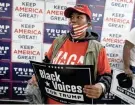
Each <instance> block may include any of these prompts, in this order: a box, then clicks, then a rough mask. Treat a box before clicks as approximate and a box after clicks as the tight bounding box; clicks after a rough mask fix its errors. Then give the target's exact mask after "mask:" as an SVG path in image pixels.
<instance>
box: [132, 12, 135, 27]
mask: <svg viewBox="0 0 135 105" xmlns="http://www.w3.org/2000/svg"><path fill="white" fill-rule="evenodd" d="M134 27H135V11H134V13H133V19H132V25H131V29H132V28H134Z"/></svg>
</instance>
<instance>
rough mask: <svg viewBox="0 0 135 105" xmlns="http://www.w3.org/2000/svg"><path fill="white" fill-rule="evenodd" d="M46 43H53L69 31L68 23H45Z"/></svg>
mask: <svg viewBox="0 0 135 105" xmlns="http://www.w3.org/2000/svg"><path fill="white" fill-rule="evenodd" d="M44 25H45V26H44V27H45V29H44V43H52V42H53V40H54V39H55V38H56V37H58V36H60V35H65V34H67V33H68V32H69V27H68V26H67V25H59V24H44Z"/></svg>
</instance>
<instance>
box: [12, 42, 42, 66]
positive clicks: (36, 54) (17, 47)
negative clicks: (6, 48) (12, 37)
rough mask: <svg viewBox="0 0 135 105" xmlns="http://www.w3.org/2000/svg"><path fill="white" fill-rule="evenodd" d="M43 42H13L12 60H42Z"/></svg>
mask: <svg viewBox="0 0 135 105" xmlns="http://www.w3.org/2000/svg"><path fill="white" fill-rule="evenodd" d="M41 46H42V44H41V43H26V42H17V41H13V42H12V62H22V63H29V61H30V60H34V61H39V62H40V61H41V58H42V57H41V56H42V54H41Z"/></svg>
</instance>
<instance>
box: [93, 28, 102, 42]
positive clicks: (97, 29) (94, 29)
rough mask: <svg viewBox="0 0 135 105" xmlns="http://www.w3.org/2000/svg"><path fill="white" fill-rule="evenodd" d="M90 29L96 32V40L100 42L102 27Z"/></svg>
mask: <svg viewBox="0 0 135 105" xmlns="http://www.w3.org/2000/svg"><path fill="white" fill-rule="evenodd" d="M92 31H93V32H95V33H97V34H98V41H99V42H100V39H101V31H102V29H101V28H96V27H93V28H92Z"/></svg>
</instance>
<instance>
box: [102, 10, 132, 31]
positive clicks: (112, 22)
mask: <svg viewBox="0 0 135 105" xmlns="http://www.w3.org/2000/svg"><path fill="white" fill-rule="evenodd" d="M132 16H133V15H132V13H129V12H127V13H126V12H124V11H117V12H116V11H115V10H111V11H110V10H105V13H104V20H103V21H104V22H103V27H104V28H105V29H112V30H117V31H129V30H130V27H131V23H132Z"/></svg>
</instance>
